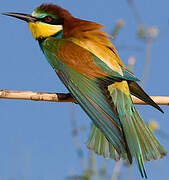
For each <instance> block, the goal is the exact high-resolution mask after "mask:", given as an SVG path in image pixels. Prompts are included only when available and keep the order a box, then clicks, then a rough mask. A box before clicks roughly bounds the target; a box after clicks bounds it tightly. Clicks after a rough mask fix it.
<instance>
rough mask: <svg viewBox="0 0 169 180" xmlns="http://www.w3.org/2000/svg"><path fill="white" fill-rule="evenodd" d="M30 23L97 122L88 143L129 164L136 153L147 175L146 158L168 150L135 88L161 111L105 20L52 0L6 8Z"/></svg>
mask: <svg viewBox="0 0 169 180" xmlns="http://www.w3.org/2000/svg"><path fill="white" fill-rule="evenodd" d="M3 14H4V15H8V16H13V17H16V18H19V19H22V20H24V21H26V22H27V23H28V26H29V29H30V31H31V32H32V35H33V37H34V38H35V39H36V40H37V41H38V42H39V45H40V48H41V50H42V52H43V53H44V55H45V56H46V58H47V60H48V62H49V63H50V65H51V66H52V67H53V69H54V71H55V72H56V74H57V75H58V76H59V78H60V80H61V81H62V82H63V83H64V85H65V86H66V87H67V89H68V90H69V92H70V93H71V95H72V96H73V97H74V99H75V100H76V101H77V102H78V104H79V105H80V106H81V107H82V109H83V110H84V111H85V112H86V113H87V114H88V116H89V117H90V118H91V120H92V122H93V126H92V131H91V134H90V137H89V140H88V142H87V146H88V148H89V149H91V150H93V151H94V152H95V153H97V154H99V155H102V156H104V157H106V158H112V159H114V160H115V161H118V160H119V159H120V158H122V159H125V160H127V161H128V162H129V163H130V164H131V163H132V158H133V157H134V158H135V160H136V163H137V166H138V168H139V171H140V173H141V176H142V177H147V175H146V172H145V168H144V161H150V160H154V159H158V158H162V157H163V156H165V155H166V151H165V150H164V148H163V147H162V146H161V145H160V143H159V142H158V140H157V139H156V138H155V137H154V135H153V133H152V131H151V130H150V129H149V127H148V126H147V125H146V124H145V123H144V121H143V120H142V118H141V117H140V115H139V113H138V112H137V110H136V109H135V107H134V105H133V102H132V99H131V94H132V95H134V96H136V97H138V98H140V99H141V100H143V101H144V102H146V103H147V104H149V105H152V106H154V107H155V108H157V109H158V110H160V111H161V112H163V111H162V110H161V108H160V107H159V106H158V105H157V104H156V103H155V102H154V101H153V100H152V99H151V98H150V97H149V96H148V95H147V94H146V93H145V92H144V91H143V89H142V88H141V87H140V86H139V85H138V84H137V81H138V79H137V78H136V77H135V76H134V74H133V73H131V72H130V71H128V70H127V69H126V67H125V66H124V65H123V63H122V62H121V60H120V58H119V56H118V53H117V51H116V49H115V47H114V46H113V44H112V43H111V42H110V40H109V39H108V37H109V35H108V34H106V33H104V32H103V31H101V30H100V29H101V28H103V26H102V25H100V24H97V23H94V22H90V21H85V20H81V19H78V18H75V17H73V16H72V15H71V14H70V13H69V12H68V11H67V10H65V9H62V8H61V7H59V6H57V5H53V4H42V5H41V6H39V7H38V8H36V9H35V10H34V11H33V13H32V14H31V15H28V14H21V13H3Z"/></svg>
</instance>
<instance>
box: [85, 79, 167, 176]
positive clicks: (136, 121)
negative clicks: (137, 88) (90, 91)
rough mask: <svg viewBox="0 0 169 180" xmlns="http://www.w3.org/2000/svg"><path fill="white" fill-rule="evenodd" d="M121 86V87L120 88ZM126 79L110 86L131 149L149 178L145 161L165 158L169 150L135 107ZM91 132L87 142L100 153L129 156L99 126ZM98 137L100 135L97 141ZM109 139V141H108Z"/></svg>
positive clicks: (116, 158) (111, 155) (115, 157)
mask: <svg viewBox="0 0 169 180" xmlns="http://www.w3.org/2000/svg"><path fill="white" fill-rule="evenodd" d="M121 87H122V88H121ZM127 87H128V86H127V83H126V82H124V81H123V82H118V84H117V83H114V84H113V85H110V86H109V88H108V89H109V91H110V94H111V97H112V100H113V102H114V105H115V107H116V108H117V112H118V115H119V119H120V122H121V127H122V130H123V132H124V136H125V139H126V143H127V146H128V150H129V151H130V153H131V155H132V156H133V157H135V160H136V163H137V166H138V168H139V171H140V173H141V175H142V177H145V178H147V175H146V171H145V168H144V161H150V160H155V159H159V158H162V157H163V156H165V155H166V154H167V153H166V151H165V149H164V148H163V147H162V146H161V145H160V143H159V142H158V140H157V139H156V138H155V136H154V135H153V133H152V131H151V129H150V128H149V127H148V126H147V125H146V124H145V123H144V121H143V120H142V119H141V117H140V116H139V114H138V112H137V111H136V109H135V107H134V105H133V103H132V99H131V97H130V95H129V94H127V93H125V91H124V89H125V90H127ZM92 132H94V133H91V135H90V137H89V140H88V142H87V146H88V148H89V149H92V150H93V151H95V152H96V153H97V154H99V155H102V156H104V157H108V158H112V159H114V160H119V159H120V158H123V159H127V160H128V157H127V156H126V155H125V154H118V153H117V152H116V149H115V148H114V147H113V146H111V144H110V143H109V141H107V139H106V137H105V136H104V135H103V134H102V133H101V132H100V130H99V129H98V128H97V127H94V125H93V127H92ZM96 137H97V138H98V137H99V138H98V139H97V141H96ZM105 142H106V143H105Z"/></svg>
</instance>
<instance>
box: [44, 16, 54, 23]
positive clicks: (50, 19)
mask: <svg viewBox="0 0 169 180" xmlns="http://www.w3.org/2000/svg"><path fill="white" fill-rule="evenodd" d="M52 20H53V19H52V18H51V17H50V16H46V17H45V18H44V21H45V22H46V23H50V22H51V21H52Z"/></svg>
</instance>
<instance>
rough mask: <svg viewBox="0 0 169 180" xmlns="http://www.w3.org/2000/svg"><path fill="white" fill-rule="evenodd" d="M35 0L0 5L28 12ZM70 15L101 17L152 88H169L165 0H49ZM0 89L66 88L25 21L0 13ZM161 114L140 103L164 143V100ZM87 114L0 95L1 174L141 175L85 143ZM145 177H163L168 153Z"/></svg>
mask: <svg viewBox="0 0 169 180" xmlns="http://www.w3.org/2000/svg"><path fill="white" fill-rule="evenodd" d="M41 3H48V1H40V0H36V1H33V0H29V1H21V0H13V1H10V0H5V1H2V2H1V6H0V12H21V13H31V12H32V11H33V9H34V8H36V7H37V6H39V5H40V4H41ZM50 3H56V4H58V5H60V6H62V7H64V8H66V9H68V10H69V11H70V12H71V13H72V14H73V15H74V16H76V17H78V18H82V19H85V20H91V21H95V22H98V23H100V24H103V25H104V26H105V27H106V29H105V32H107V33H109V34H112V35H113V37H114V39H113V40H112V42H113V43H114V44H115V46H116V48H117V50H118V52H119V55H120V57H121V59H122V61H123V62H124V64H125V65H126V66H128V68H129V69H132V71H133V72H134V73H135V75H136V76H137V77H138V78H139V79H141V80H142V82H141V85H142V86H143V87H144V89H145V90H146V92H147V93H148V94H149V95H156V96H157V95H158V96H160V95H161V96H169V83H168V82H169V70H168V69H169V13H168V7H169V2H168V0H163V1H159V0H157V1H154V0H149V1H147V0H142V1H134V0H118V1H115V0H108V1H96V0H93V1H91V0H85V1H79V0H71V1H70V0H57V1H54V0H51V1H50ZM0 35H1V43H0V50H1V56H0V77H1V78H0V79H1V80H0V89H7V90H31V91H37V92H67V90H66V89H65V87H64V86H63V85H62V83H61V82H60V81H59V79H58V78H57V76H56V74H55V72H54V71H53V70H52V68H51V67H50V65H49V64H48V63H47V61H46V59H45V57H44V56H43V54H42V52H41V51H40V48H39V45H38V43H37V42H36V41H35V40H34V39H33V37H32V35H31V33H30V32H29V29H28V26H27V24H26V23H24V22H22V21H19V20H16V19H13V18H10V17H5V16H0ZM162 108H163V110H164V112H165V113H164V114H162V113H160V112H158V111H157V110H156V109H153V108H152V107H149V106H137V109H138V110H139V112H140V114H141V116H142V117H143V119H144V120H145V121H146V122H147V123H150V125H151V127H153V128H154V133H155V135H156V137H157V138H158V139H159V140H160V142H161V144H163V145H164V147H165V148H166V150H167V151H169V136H168V135H169V132H168V129H169V128H168V127H169V107H167V106H163V107H162ZM90 126H91V120H90V119H89V118H88V117H87V115H86V114H85V113H84V112H83V111H82V110H81V108H80V107H79V106H78V105H76V104H72V103H49V102H31V101H23V100H22V101H21V100H2V99H1V100H0V180H30V179H31V180H62V179H71V180H79V179H81V180H90V179H95V180H96V179H97V180H99V179H108V180H109V179H111V180H132V179H133V180H139V179H141V176H140V174H139V171H138V169H137V167H136V164H135V163H133V165H132V166H131V167H128V166H126V165H125V164H124V163H123V162H122V161H120V162H118V163H115V162H114V161H112V160H105V159H104V158H102V157H98V156H97V155H96V156H95V155H93V154H92V153H90V151H89V150H88V149H87V147H86V146H85V142H86V141H87V138H88V135H89V131H90ZM145 166H146V170H147V174H148V178H149V180H158V179H160V178H163V179H168V175H169V158H168V156H167V157H164V158H163V159H160V160H156V161H153V162H147V163H145Z"/></svg>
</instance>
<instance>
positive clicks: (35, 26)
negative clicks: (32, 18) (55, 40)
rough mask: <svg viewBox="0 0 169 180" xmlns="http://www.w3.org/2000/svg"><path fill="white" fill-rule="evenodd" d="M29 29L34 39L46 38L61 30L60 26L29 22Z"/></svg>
mask: <svg viewBox="0 0 169 180" xmlns="http://www.w3.org/2000/svg"><path fill="white" fill-rule="evenodd" d="M28 25H29V29H30V31H31V32H32V35H33V37H34V38H35V39H38V38H46V37H49V36H52V35H54V34H56V33H57V32H59V31H61V30H62V29H63V27H62V25H50V24H46V23H42V22H39V21H37V22H29V23H28Z"/></svg>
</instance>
